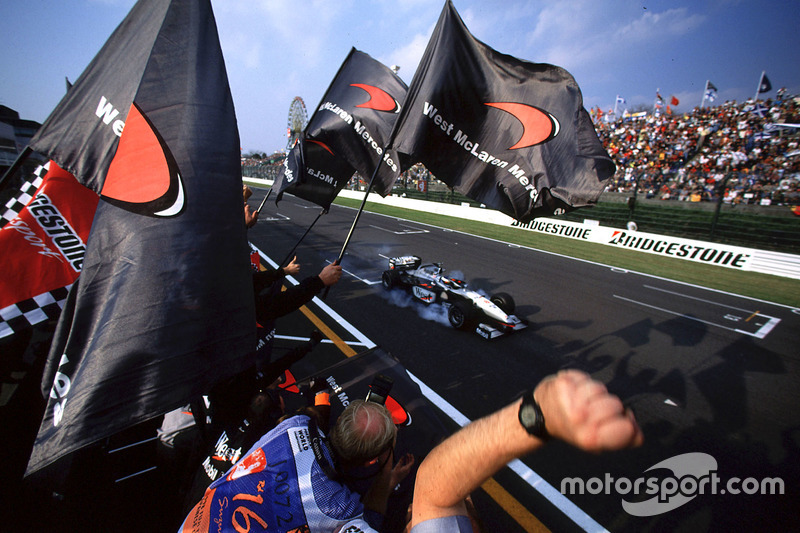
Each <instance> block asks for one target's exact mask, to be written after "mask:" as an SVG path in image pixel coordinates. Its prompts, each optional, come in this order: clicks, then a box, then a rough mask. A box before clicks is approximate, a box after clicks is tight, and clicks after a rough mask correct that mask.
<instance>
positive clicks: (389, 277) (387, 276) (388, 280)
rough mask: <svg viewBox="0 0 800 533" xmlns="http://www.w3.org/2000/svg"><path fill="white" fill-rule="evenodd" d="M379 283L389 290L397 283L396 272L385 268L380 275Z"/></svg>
mask: <svg viewBox="0 0 800 533" xmlns="http://www.w3.org/2000/svg"><path fill="white" fill-rule="evenodd" d="M381 283H382V284H383V288H384V289H386V290H389V289H391V288H392V287H394V286H395V285H397V272H395V271H394V270H386V271H385V272H384V273H383V276H381Z"/></svg>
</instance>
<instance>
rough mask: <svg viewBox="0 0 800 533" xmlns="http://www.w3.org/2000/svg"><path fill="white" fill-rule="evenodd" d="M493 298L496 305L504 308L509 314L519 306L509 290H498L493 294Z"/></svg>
mask: <svg viewBox="0 0 800 533" xmlns="http://www.w3.org/2000/svg"><path fill="white" fill-rule="evenodd" d="M491 300H492V303H493V304H494V305H496V306H497V307H499V308H500V309H502V310H503V312H504V313H505V314H507V315H510V314H511V313H513V312H514V309H516V308H517V304H516V303H514V298H512V297H511V295H510V294H508V293H507V292H498V293H497V294H495V295H494V296H492V298H491Z"/></svg>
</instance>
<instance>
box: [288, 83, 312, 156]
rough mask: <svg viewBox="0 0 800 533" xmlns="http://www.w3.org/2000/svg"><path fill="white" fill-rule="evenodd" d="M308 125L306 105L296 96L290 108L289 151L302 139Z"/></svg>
mask: <svg viewBox="0 0 800 533" xmlns="http://www.w3.org/2000/svg"><path fill="white" fill-rule="evenodd" d="M306 124H308V113H306V104H305V103H303V99H302V98H300V97H299V96H295V97H294V100H292V105H290V106H289V123H288V125H287V126H286V136H287V137H288V138H289V142H288V144H287V145H286V149H287V150H291V149H292V147H293V146H294V145H295V143H297V141H298V140H299V139H300V134H301V133H302V132H303V130H304V129H305V127H306Z"/></svg>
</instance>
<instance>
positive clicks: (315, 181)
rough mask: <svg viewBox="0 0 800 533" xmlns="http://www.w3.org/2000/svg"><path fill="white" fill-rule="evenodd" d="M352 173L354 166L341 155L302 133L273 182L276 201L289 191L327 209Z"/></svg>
mask: <svg viewBox="0 0 800 533" xmlns="http://www.w3.org/2000/svg"><path fill="white" fill-rule="evenodd" d="M354 172H355V169H354V168H353V166H352V165H351V164H350V163H349V162H348V161H347V160H346V159H344V158H343V157H337V156H336V154H335V153H334V152H333V150H332V149H331V147H329V146H328V145H327V144H325V143H324V142H322V141H316V140H313V139H306V138H305V136H304V135H302V136H301V137H300V141H298V142H297V144H295V145H294V148H292V150H291V151H290V152H289V153H288V154H287V155H286V159H284V161H283V167H281V170H280V172H279V173H278V177H277V178H276V179H275V183H274V184H273V185H272V188H273V189H274V190H275V191H277V193H278V196H277V197H276V198H275V203H278V202H279V201H280V200H281V197H282V196H283V193H284V192H288V193H290V194H293V195H295V196H298V197H300V198H303V199H305V200H308V201H309V202H313V203H315V204H317V205H319V206H321V207H323V208H325V209H329V208H330V207H331V203H332V202H333V200H334V198H336V196H337V195H338V194H339V191H341V190H342V189H343V188H344V186H345V185H347V182H348V181H349V180H350V178H351V177H352V176H353V173H354Z"/></svg>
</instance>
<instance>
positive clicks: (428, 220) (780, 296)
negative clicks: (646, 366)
mask: <svg viewBox="0 0 800 533" xmlns="http://www.w3.org/2000/svg"><path fill="white" fill-rule="evenodd" d="M335 203H336V204H339V205H343V206H348V207H356V208H357V207H358V206H359V205H361V201H360V200H355V199H350V198H342V197H338V198H337V199H336V201H335ZM365 209H366V210H367V211H370V212H373V213H380V214H384V215H389V216H393V217H398V218H404V219H407V220H414V221H416V222H422V223H425V224H431V225H434V226H439V227H442V228H449V229H453V230H457V231H462V232H465V233H469V234H472V235H479V236H481V237H487V238H490V239H496V240H499V241H503V242H508V243H512V244H519V245H522V246H527V247H530V248H535V249H537V250H544V251H547V252H554V253H558V254H562V255H566V256H570V257H576V258H579V259H586V260H589V261H594V262H597V263H602V264H606V265H610V266H614V267H618V268H623V269H626V270H634V271H636V272H642V273H645V274H651V275H654V276H660V277H663V278H667V279H673V280H677V281H682V282H685V283H691V284H694V285H700V286H703V287H709V288H711V289H716V290H720V291H725V292H730V293H734V294H741V295H744V296H749V297H751V298H758V299H760V300H766V301H770V302H775V303H780V304H784V305H789V306H792V307H800V280H794V279H790V278H784V277H781V276H773V275H770V274H759V273H756V272H742V271H739V270H734V269H731V268H724V267H718V266H713V265H706V264H702V263H694V262H692V261H684V260H681V259H674V258H669V257H659V256H656V255H652V254H647V253H642V252H635V251H632V250H622V249H618V248H612V247H609V246H605V245H602V244H595V243H587V242H582V241H578V240H574V239H569V238H563V237H555V236H552V235H545V234H541V233H536V232H533V231H520V230H518V229H513V228H507V227H505V226H499V225H496V224H485V223H482V222H478V221H474V220H466V219H461V218H456V217H450V216H445V215H437V214H432V213H427V212H422V211H413V210H410V209H401V208H398V207H392V206H386V205H382V204H377V203H373V202H367V204H366V207H365Z"/></svg>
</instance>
